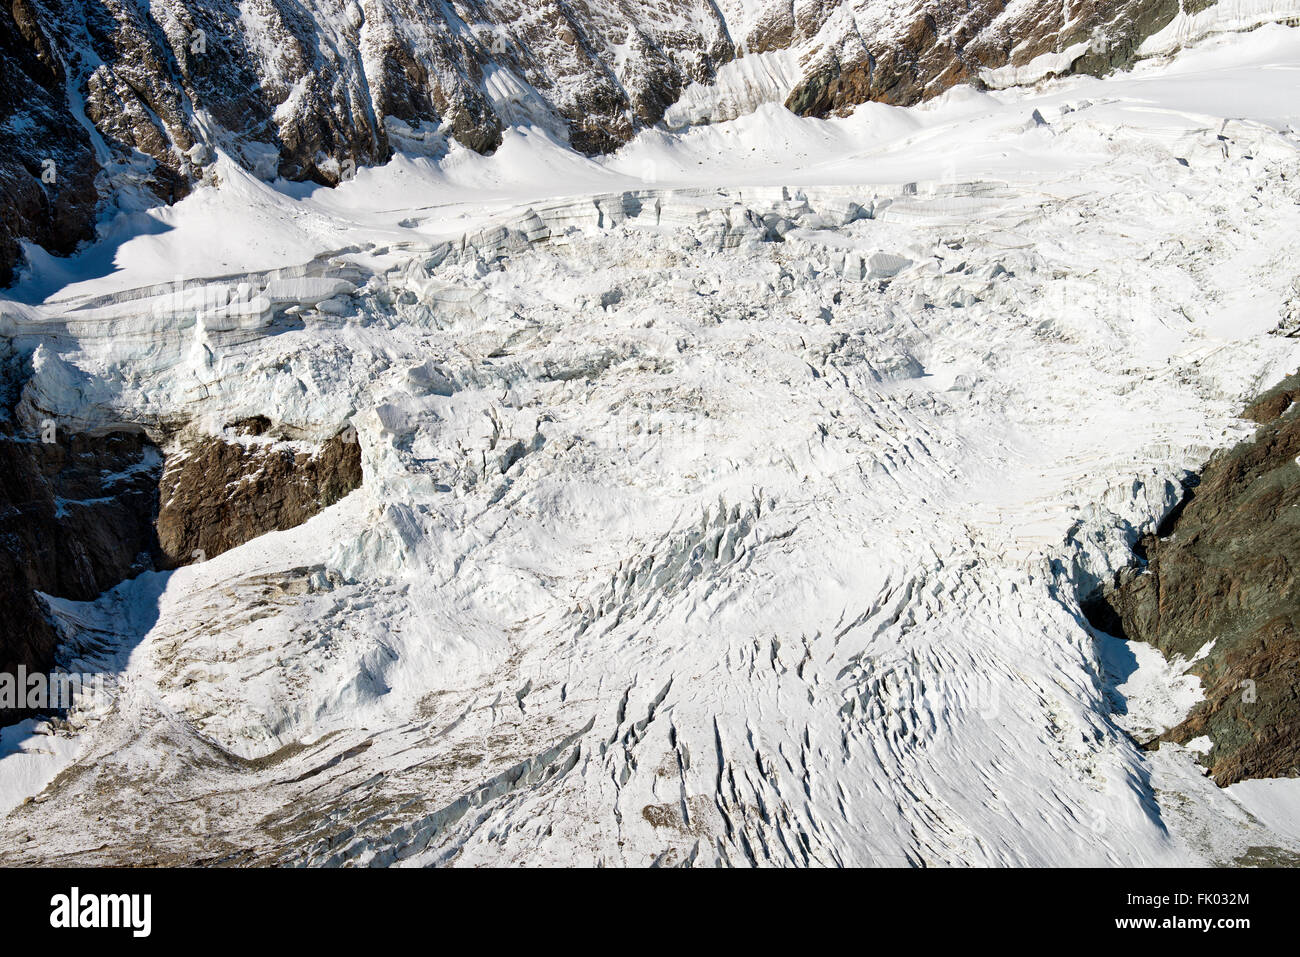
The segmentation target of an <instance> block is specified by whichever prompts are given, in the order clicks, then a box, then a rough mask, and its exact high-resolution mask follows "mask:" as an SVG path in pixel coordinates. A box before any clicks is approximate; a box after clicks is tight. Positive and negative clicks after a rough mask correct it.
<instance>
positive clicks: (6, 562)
mask: <svg viewBox="0 0 1300 957" xmlns="http://www.w3.org/2000/svg"><path fill="white" fill-rule="evenodd" d="M22 366H23V360H22V359H21V358H20V357H18V356H15V355H13V354H12V351H11V350H10V348H9V346H8V343H7V341H6V340H4V339H0V673H8V674H15V673H16V672H17V669H18V666H19V665H22V666H24V667H25V668H26V669H27V672H28V673H29V674H35V673H37V672H48V671H49V670H50V669H51V668H52V667H53V666H54V663H55V661H54V659H55V649H56V645H57V643H58V635H57V634H56V632H55V629H54V628H53V626H52V625H51V623H50V622H49V620H48V619H47V616H46V609H45V606H44V604H43V602H42V601H41V599H40V598H39V596H38V595H37V594H36V593H37V592H38V591H39V592H44V593H46V594H49V595H54V596H57V597H60V598H70V599H73V600H76V601H88V600H91V599H93V598H95V597H96V596H98V595H100V594H101V593H103V592H104V591H106V590H107V589H109V588H112V587H114V586H115V585H117V584H119V583H120V582H122V581H124V580H126V579H128V578H131V577H134V576H135V575H138V574H140V573H141V572H145V571H149V570H151V569H155V568H161V567H174V566H177V565H183V564H188V563H189V562H191V561H194V560H195V559H196V558H208V557H212V556H214V555H216V554H218V553H220V552H223V551H225V550H227V549H229V548H233V547H235V546H236V545H240V544H242V543H243V542H246V541H248V540H249V539H251V538H255V537H256V536H258V535H261V534H263V533H265V532H268V531H272V530H275V529H286V528H292V527H294V526H296V525H298V524H300V523H302V522H303V521H305V520H306V519H308V518H310V517H311V516H312V515H315V514H316V513H317V512H319V511H320V510H321V509H323V508H326V507H328V506H329V505H332V504H333V503H334V502H336V501H338V500H339V499H340V498H342V497H343V496H344V495H346V494H347V493H348V492H350V491H352V490H353V489H354V488H356V487H357V486H358V485H360V484H361V453H360V446H359V444H358V443H357V441H356V436H355V433H353V432H352V431H351V430H345V431H344V432H341V433H340V434H339V435H337V436H336V437H335V438H333V439H331V440H329V441H328V442H325V443H322V444H320V445H315V446H313V445H309V444H307V443H287V442H283V441H275V440H272V439H270V438H264V437H262V435H263V433H265V432H266V431H267V429H268V428H269V426H270V423H269V421H268V420H266V419H264V418H260V417H259V418H256V419H250V420H246V421H244V422H240V423H237V424H236V425H235V427H234V428H233V431H234V432H235V433H236V435H235V436H232V437H230V438H219V437H211V436H207V437H202V438H195V439H191V440H190V441H189V442H182V443H181V445H180V447H179V449H178V450H177V451H175V452H173V453H170V454H168V455H166V456H165V457H164V454H163V452H162V451H161V449H160V448H159V447H158V446H157V445H155V444H153V443H152V442H151V441H150V440H149V438H148V437H147V436H146V434H145V432H144V431H143V430H132V429H119V430H116V431H98V432H94V431H89V432H71V431H68V430H65V429H61V428H60V427H59V426H58V424H57V423H55V422H54V421H52V420H44V421H42V422H40V423H38V426H39V428H38V431H37V432H36V433H34V434H29V433H30V432H31V430H30V428H28V429H24V428H22V427H21V426H20V425H18V424H17V422H16V417H15V416H14V415H13V414H12V412H11V410H12V409H13V407H14V405H15V403H16V401H17V399H18V396H19V394H20V392H21V387H20V382H21V380H22V379H23V378H24V377H25V376H24V370H23V368H22ZM160 490H161V494H160ZM196 550H202V554H200V555H197V556H196V555H195V552H196ZM22 716H23V712H21V711H14V710H11V709H0V724H2V723H6V722H9V721H12V720H16V719H17V718H19V717H22Z"/></svg>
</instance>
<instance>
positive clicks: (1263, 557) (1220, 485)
mask: <svg viewBox="0 0 1300 957" xmlns="http://www.w3.org/2000/svg"><path fill="white" fill-rule="evenodd" d="M1297 399H1300V375H1297V376H1292V377H1290V378H1288V379H1287V380H1285V381H1284V382H1282V383H1281V384H1280V385H1278V386H1277V387H1275V388H1274V389H1271V390H1270V391H1269V392H1267V393H1265V394H1264V395H1263V396H1261V397H1260V398H1258V399H1257V400H1255V401H1254V402H1253V403H1252V404H1251V405H1250V406H1249V407H1248V408H1247V409H1246V412H1245V415H1246V417H1247V418H1250V419H1252V420H1254V421H1256V422H1258V423H1260V428H1259V429H1258V431H1257V432H1256V433H1255V435H1254V437H1253V438H1252V439H1250V440H1248V441H1245V442H1242V443H1240V444H1238V445H1236V446H1235V447H1233V448H1231V449H1228V450H1225V451H1223V452H1221V453H1218V454H1216V455H1215V456H1213V457H1212V458H1211V459H1210V461H1209V462H1208V463H1207V464H1206V466H1205V468H1204V470H1203V471H1202V473H1201V475H1200V476H1199V481H1197V482H1195V483H1194V484H1192V485H1191V487H1189V489H1188V492H1187V497H1186V498H1185V499H1184V501H1183V502H1182V503H1181V504H1180V506H1179V507H1178V508H1177V509H1175V510H1174V512H1173V513H1171V515H1170V516H1169V517H1167V518H1166V519H1165V521H1164V522H1163V523H1162V524H1161V526H1160V527H1159V528H1158V529H1157V531H1156V533H1155V534H1153V535H1150V536H1147V537H1146V538H1144V539H1143V540H1142V541H1140V542H1139V543H1138V546H1137V551H1138V554H1139V557H1140V559H1141V561H1140V563H1139V565H1138V566H1137V567H1135V568H1132V569H1129V570H1127V571H1126V572H1124V573H1122V574H1121V576H1120V580H1119V581H1118V582H1117V583H1116V587H1114V588H1111V589H1107V590H1105V592H1104V593H1103V594H1102V595H1100V596H1098V597H1097V598H1096V599H1095V600H1094V602H1093V603H1092V604H1091V605H1090V607H1089V608H1088V611H1089V617H1090V618H1091V619H1092V620H1093V622H1094V624H1096V625H1097V626H1098V627H1101V628H1102V629H1104V630H1106V631H1108V632H1110V633H1112V634H1118V635H1120V636H1121V637H1124V638H1127V639H1130V640H1137V641H1145V642H1149V643H1150V644H1152V645H1155V646H1156V647H1157V648H1159V649H1160V651H1161V652H1163V653H1164V654H1165V655H1166V656H1173V655H1181V656H1183V657H1184V658H1188V659H1190V658H1192V657H1193V656H1194V655H1195V654H1196V653H1197V652H1198V651H1199V650H1200V649H1201V648H1202V647H1203V646H1204V645H1205V644H1206V643H1207V642H1210V641H1213V642H1214V645H1213V647H1212V649H1211V651H1210V652H1209V653H1208V654H1207V655H1205V657H1203V658H1202V659H1201V660H1199V661H1197V662H1196V663H1195V664H1194V665H1192V667H1191V668H1190V671H1189V673H1191V674H1195V675H1198V676H1199V677H1200V678H1201V680H1202V684H1203V686H1204V688H1205V700H1204V701H1203V702H1200V703H1199V704H1197V705H1196V706H1195V707H1194V708H1193V709H1192V711H1191V713H1190V714H1189V715H1188V716H1187V718H1186V720H1184V721H1183V722H1182V723H1181V724H1179V725H1177V726H1176V727H1174V728H1171V729H1170V730H1169V731H1167V732H1166V733H1164V734H1163V735H1161V736H1160V738H1159V739H1157V741H1155V742H1151V744H1152V746H1155V745H1157V744H1158V743H1159V741H1174V742H1178V743H1181V744H1185V743H1187V742H1188V741H1191V740H1192V739H1194V738H1198V737H1200V736H1202V735H1208V736H1209V738H1210V740H1211V741H1212V742H1213V749H1212V750H1211V751H1210V752H1209V754H1208V755H1207V756H1206V757H1205V763H1206V765H1207V766H1208V768H1209V770H1210V772H1211V774H1212V775H1213V776H1214V780H1215V781H1216V782H1217V783H1218V784H1219V785H1221V786H1226V785H1229V784H1232V783H1233V782H1235V781H1240V780H1242V779H1244V778H1256V777H1276V776H1295V775H1297V774H1300V578H1298V576H1300V462H1298V461H1297V457H1298V456H1300V405H1296V404H1295V403H1296V400H1297Z"/></svg>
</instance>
